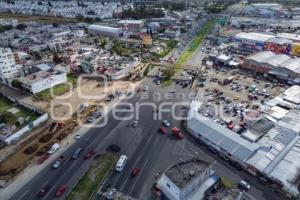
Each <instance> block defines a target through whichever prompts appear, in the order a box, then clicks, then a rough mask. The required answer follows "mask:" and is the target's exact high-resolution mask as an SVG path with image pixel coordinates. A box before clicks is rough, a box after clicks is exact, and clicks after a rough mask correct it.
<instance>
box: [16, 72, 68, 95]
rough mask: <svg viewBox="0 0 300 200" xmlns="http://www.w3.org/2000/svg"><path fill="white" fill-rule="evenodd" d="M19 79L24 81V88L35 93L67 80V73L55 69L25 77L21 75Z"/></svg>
mask: <svg viewBox="0 0 300 200" xmlns="http://www.w3.org/2000/svg"><path fill="white" fill-rule="evenodd" d="M18 80H19V81H20V82H21V83H22V87H23V88H25V89H27V90H28V91H29V92H31V93H33V94H35V93H38V92H41V91H43V90H46V89H48V88H51V87H54V86H56V85H58V84H61V83H65V82H67V74H66V73H65V72H61V71H55V70H48V71H39V72H36V73H34V74H30V75H27V76H25V77H20V78H18Z"/></svg>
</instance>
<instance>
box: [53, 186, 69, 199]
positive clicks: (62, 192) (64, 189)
mask: <svg viewBox="0 0 300 200" xmlns="http://www.w3.org/2000/svg"><path fill="white" fill-rule="evenodd" d="M66 190H67V187H66V186H65V185H63V186H60V188H58V190H57V191H56V193H55V197H61V196H62V195H63V194H64V193H65V192H66Z"/></svg>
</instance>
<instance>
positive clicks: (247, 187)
mask: <svg viewBox="0 0 300 200" xmlns="http://www.w3.org/2000/svg"><path fill="white" fill-rule="evenodd" d="M238 186H239V187H241V188H243V189H245V190H250V185H249V184H248V183H247V182H246V181H244V180H241V182H240V183H239V184H238Z"/></svg>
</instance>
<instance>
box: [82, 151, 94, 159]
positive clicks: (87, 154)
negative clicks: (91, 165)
mask: <svg viewBox="0 0 300 200" xmlns="http://www.w3.org/2000/svg"><path fill="white" fill-rule="evenodd" d="M95 154H96V152H95V151H94V150H90V151H89V152H87V153H86V154H85V156H84V159H85V160H87V159H90V158H91V157H92V156H93V155H95Z"/></svg>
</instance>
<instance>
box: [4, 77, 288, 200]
mask: <svg viewBox="0 0 300 200" xmlns="http://www.w3.org/2000/svg"><path fill="white" fill-rule="evenodd" d="M143 84H144V85H148V86H149V88H150V89H149V91H148V92H146V93H142V92H140V93H137V94H136V95H135V96H134V97H133V98H131V99H128V100H127V102H130V103H132V104H136V103H143V102H155V104H157V105H158V104H160V103H162V102H165V101H168V102H172V105H174V103H175V102H180V101H183V100H184V101H189V98H188V96H185V97H184V98H182V96H180V98H175V99H174V98H172V99H167V98H166V97H164V94H166V93H169V92H170V91H171V90H173V89H175V90H177V91H180V92H185V93H186V94H187V93H188V89H185V91H184V90H183V89H182V88H180V86H178V85H172V86H171V88H170V87H169V88H161V87H160V86H157V85H155V84H154V83H153V82H152V79H149V78H146V79H145V81H144V83H143ZM172 88H173V89H172ZM154 91H155V93H156V94H154ZM158 93H159V94H160V96H161V99H158V96H159V95H158ZM145 94H148V95H149V98H148V100H147V99H146V98H145V97H146V95H145ZM169 94H170V93H169ZM166 107H167V106H166ZM152 111H153V108H152V107H151V106H145V105H144V106H140V108H139V119H138V126H137V127H135V128H134V127H132V126H131V123H132V122H133V121H134V119H131V120H127V121H126V120H125V121H120V120H116V119H114V118H113V116H112V113H111V112H110V113H109V114H108V124H107V125H106V126H105V127H102V128H91V129H89V130H88V132H87V133H86V134H85V135H83V136H82V138H80V139H79V140H78V141H77V142H76V143H74V144H73V145H71V146H70V147H69V148H68V149H67V150H66V151H65V152H64V153H63V155H64V156H65V157H66V158H67V160H66V162H65V163H64V164H63V165H62V166H61V167H60V168H58V169H56V170H54V169H52V168H51V166H52V164H53V163H51V164H50V165H49V166H47V167H45V169H44V170H42V171H41V172H40V173H39V174H38V175H37V176H35V177H33V178H32V179H31V180H30V181H29V182H28V183H27V184H26V185H25V186H23V187H22V188H21V189H20V190H19V191H17V192H16V193H15V194H14V195H13V196H12V197H11V198H10V200H35V199H44V200H46V199H47V200H50V199H55V197H54V195H55V192H56V191H57V189H58V188H59V187H60V186H62V185H66V186H67V188H68V189H70V188H72V186H73V185H74V184H75V182H76V181H77V180H78V179H79V178H80V177H81V175H82V174H83V173H84V172H85V171H86V170H87V169H88V167H89V166H90V164H91V162H92V160H87V161H86V160H84V159H83V156H84V154H85V153H86V152H87V151H89V150H90V149H96V151H97V153H103V152H104V151H105V149H106V148H107V147H108V146H109V145H110V144H117V145H118V146H120V147H121V152H119V154H118V156H119V155H121V154H126V155H127V156H128V157H129V160H128V162H127V164H126V166H125V168H124V170H123V171H122V172H120V173H116V172H114V171H112V172H111V174H110V176H109V178H108V179H107V180H106V181H105V185H106V186H110V187H113V188H116V189H118V190H120V191H121V192H123V193H125V194H128V195H131V196H133V197H135V198H138V199H150V198H151V192H150V189H151V186H152V184H153V183H154V182H155V175H156V174H157V173H158V172H162V171H164V170H165V169H166V168H167V167H168V166H170V165H171V164H174V163H176V162H179V161H180V160H185V159H188V158H192V157H194V156H199V157H200V158H201V159H205V160H210V161H214V160H216V161H217V162H216V164H215V167H214V168H215V170H216V173H217V175H219V176H225V177H226V178H228V179H229V180H231V181H232V182H233V183H235V184H237V183H238V182H239V181H240V180H241V179H244V180H246V181H248V182H249V183H250V184H251V186H252V187H251V190H250V191H249V193H250V194H251V195H253V196H255V197H256V198H257V199H272V200H277V199H278V200H282V199H284V198H283V197H282V196H280V195H279V194H276V193H274V192H272V190H271V189H269V188H268V187H266V186H263V185H261V184H260V183H259V182H258V181H257V180H256V178H255V177H252V176H251V175H249V174H247V173H246V172H243V171H238V170H236V169H235V168H234V167H232V166H231V165H230V164H228V163H227V162H225V161H223V160H222V159H221V158H220V157H218V156H217V155H215V154H213V153H211V152H209V151H208V150H207V149H206V148H205V147H201V146H200V145H198V144H196V143H195V142H194V140H193V138H191V137H190V136H189V135H188V134H184V136H185V137H184V139H182V140H177V139H176V138H175V137H174V136H173V135H171V134H170V129H171V127H173V126H177V127H180V124H181V123H180V121H179V120H175V119H174V118H173V117H172V116H171V114H170V112H167V111H166V112H162V118H161V119H157V120H156V119H154V114H155V113H153V112H152ZM183 112H184V110H183V109H181V108H180V106H178V107H176V109H175V111H174V113H176V114H177V115H178V116H181V115H183ZM127 115H129V114H128V113H122V114H120V116H127ZM163 119H166V120H168V121H169V122H170V123H171V126H170V127H169V128H168V131H169V133H168V134H167V135H162V134H160V133H158V128H159V127H160V126H161V120H163ZM79 147H83V148H84V152H83V153H82V154H81V156H80V157H79V158H78V159H77V160H72V159H71V156H72V154H73V152H74V151H75V150H76V149H77V148H79ZM133 167H139V168H140V169H141V172H140V174H139V175H138V176H136V177H131V170H132V168H133ZM45 185H49V186H50V191H49V192H48V193H47V195H46V196H45V197H43V198H39V197H38V196H37V193H38V192H39V191H40V189H41V188H42V187H43V186H45ZM63 198H64V196H63V197H61V199H63ZM95 199H97V196H96V197H95Z"/></svg>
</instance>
